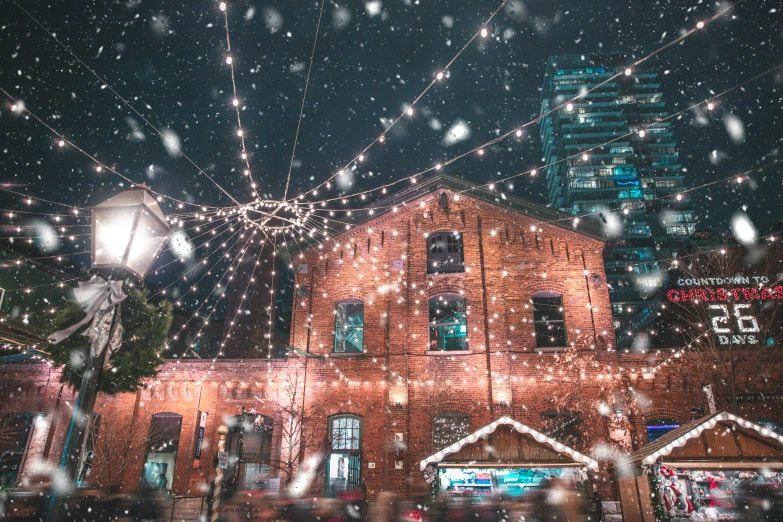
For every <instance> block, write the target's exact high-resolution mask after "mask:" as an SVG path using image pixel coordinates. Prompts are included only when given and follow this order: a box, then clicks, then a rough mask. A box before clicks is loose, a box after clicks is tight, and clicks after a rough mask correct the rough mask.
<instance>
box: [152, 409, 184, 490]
mask: <svg viewBox="0 0 783 522" xmlns="http://www.w3.org/2000/svg"><path fill="white" fill-rule="evenodd" d="M181 426H182V415H178V414H176V413H156V414H155V415H153V416H152V419H151V420H150V427H149V431H148V432H147V458H146V460H145V462H144V476H143V484H144V487H145V488H149V489H171V488H172V486H173V484H174V465H175V464H176V462H177V449H178V448H179V431H180V427H181Z"/></svg>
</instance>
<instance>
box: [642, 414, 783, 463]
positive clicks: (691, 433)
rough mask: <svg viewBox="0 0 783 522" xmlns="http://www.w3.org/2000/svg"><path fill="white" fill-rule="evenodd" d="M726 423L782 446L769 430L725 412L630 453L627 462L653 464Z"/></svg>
mask: <svg viewBox="0 0 783 522" xmlns="http://www.w3.org/2000/svg"><path fill="white" fill-rule="evenodd" d="M727 421H728V422H733V423H736V424H737V425H739V426H741V427H743V428H745V429H752V430H755V431H756V432H758V434H759V435H761V436H762V437H766V438H769V439H773V440H775V441H776V442H778V443H779V444H783V437H782V436H780V435H778V434H777V433H775V432H774V431H772V430H771V429H769V428H765V427H764V426H759V425H758V424H756V423H754V422H750V421H749V420H746V419H743V418H742V417H738V416H736V415H734V414H732V413H729V412H727V411H717V412H715V413H712V414H710V415H707V416H706V417H702V418H701V419H699V420H697V421H695V422H692V423H690V424H686V425H685V426H681V427H679V428H677V429H676V430H672V431H670V432H668V433H666V434H664V435H662V436H661V437H660V438H658V439H656V440H655V441H654V442H652V443H650V444H648V445H647V446H645V447H643V448H642V449H640V450H637V451H635V452H633V453H631V455H630V456H629V457H628V460H629V462H630V463H631V464H654V463H655V461H656V460H658V458H659V457H665V456H666V455H669V454H670V453H671V452H672V450H674V449H675V448H679V447H681V446H684V445H685V444H686V443H687V442H688V441H689V440H691V439H694V438H696V437H699V436H700V435H701V434H702V432H703V431H704V430H711V429H712V428H714V427H715V425H716V424H718V423H719V422H727Z"/></svg>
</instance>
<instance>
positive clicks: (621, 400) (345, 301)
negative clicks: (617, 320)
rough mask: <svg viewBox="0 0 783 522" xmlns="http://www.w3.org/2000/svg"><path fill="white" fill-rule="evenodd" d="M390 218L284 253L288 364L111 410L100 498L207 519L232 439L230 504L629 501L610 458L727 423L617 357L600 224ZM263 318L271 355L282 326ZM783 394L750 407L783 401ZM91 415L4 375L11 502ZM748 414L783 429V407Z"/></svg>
mask: <svg viewBox="0 0 783 522" xmlns="http://www.w3.org/2000/svg"><path fill="white" fill-rule="evenodd" d="M376 209H377V211H376V213H375V214H374V215H373V216H372V217H369V216H368V217H366V218H364V219H360V218H358V217H356V218H355V220H354V221H353V222H352V223H351V224H350V225H349V230H347V231H345V232H343V233H341V234H339V235H337V236H335V237H332V238H330V239H328V240H327V241H325V242H324V243H322V244H321V245H319V246H317V247H314V248H311V249H308V250H304V251H296V250H287V251H284V252H281V256H282V257H284V258H285V259H286V260H287V261H288V262H289V266H290V268H291V269H292V270H293V271H294V273H295V274H296V281H295V290H294V291H295V302H294V312H293V317H292V320H291V333H290V340H289V345H290V348H289V350H288V356H286V357H283V358H272V357H270V358H250V359H245V358H219V359H217V361H214V362H213V361H211V360H198V359H183V360H179V361H172V362H171V363H168V364H166V365H165V366H163V367H162V369H161V371H160V373H159V374H158V376H157V377H156V379H155V380H154V381H153V382H150V386H149V387H148V388H147V389H144V390H140V391H139V392H137V393H135V394H123V395H119V396H114V397H103V396H102V397H99V399H98V401H97V405H96V414H97V416H96V418H95V422H94V426H97V427H96V428H94V432H93V433H94V435H93V437H92V440H91V442H90V443H89V444H88V446H89V447H88V454H90V455H92V457H91V460H90V461H89V472H88V473H85V474H84V475H83V477H82V479H83V481H84V483H92V484H97V485H101V486H102V487H111V486H114V487H120V488H122V489H125V490H134V489H136V488H138V487H140V486H143V487H151V488H165V489H169V490H171V491H173V492H174V493H176V494H178V495H181V496H186V497H192V498H191V499H186V500H184V501H182V502H181V503H180V504H179V506H180V508H177V509H185V508H186V507H188V506H189V507H188V509H192V510H193V511H196V510H198V509H199V506H203V501H204V500H203V499H204V497H205V496H206V495H207V493H208V491H209V487H210V484H211V481H212V480H213V479H214V476H215V472H216V466H217V465H218V462H217V460H216V459H215V451H216V449H217V428H218V427H219V426H220V425H222V424H226V425H228V426H229V427H230V433H229V436H228V441H227V450H228V461H227V465H228V469H227V470H226V476H227V478H226V481H225V483H226V484H228V485H229V486H228V487H229V488H236V489H243V488H254V487H259V486H260V485H262V484H263V485H265V486H269V485H271V486H272V487H278V486H280V487H298V488H300V489H302V490H306V491H309V492H312V493H315V494H319V495H320V494H335V493H337V492H339V491H343V490H350V489H353V488H366V491H367V494H368V495H369V497H370V498H371V499H372V498H376V497H377V496H378V494H379V493H380V492H381V491H392V492H395V493H398V494H402V495H407V494H411V493H414V492H420V491H422V490H423V489H425V488H426V487H428V486H426V483H425V478H429V479H433V474H434V475H435V476H437V480H438V483H439V484H442V483H443V481H452V484H458V483H459V481H460V480H462V479H460V478H459V476H461V475H460V474H463V475H464V474H468V473H473V476H474V477H475V476H476V473H475V472H474V471H471V470H472V469H473V468H472V467H471V466H473V467H475V466H476V462H479V463H481V462H484V463H489V462H492V463H493V464H492V465H493V466H494V468H498V466H497V464H499V463H502V464H504V465H506V466H507V468H503V469H505V470H507V472H508V473H515V474H518V473H521V472H520V471H519V470H528V471H529V472H530V473H531V474H533V475H535V473H571V472H574V473H579V474H580V477H583V478H584V477H586V478H587V480H589V481H590V482H591V483H592V485H594V486H595V489H596V490H597V491H598V492H599V493H600V495H601V496H602V498H604V499H615V500H616V499H619V495H620V492H619V490H618V487H617V483H616V481H615V479H614V478H613V476H612V475H611V473H610V472H609V470H610V467H611V465H612V460H613V458H614V457H615V456H616V455H617V454H619V453H623V452H624V453H629V452H631V451H633V450H635V449H638V448H640V447H643V446H644V445H646V444H647V443H648V441H650V440H653V439H654V438H655V437H657V436H660V435H661V434H662V433H664V432H665V431H666V430H667V429H672V428H673V427H675V426H679V425H681V424H685V423H687V422H689V421H690V420H692V418H693V416H694V415H695V416H698V415H699V413H698V412H699V410H700V409H703V408H705V407H709V404H708V401H707V396H706V395H705V394H704V393H703V392H702V385H703V384H704V383H703V382H702V381H700V380H696V379H695V378H693V377H692V375H693V372H690V373H689V372H684V371H682V367H681V366H675V365H673V364H668V363H667V362H666V355H665V354H664V355H661V354H643V353H626V352H625V351H619V350H616V341H615V338H614V329H613V327H612V314H611V307H610V300H609V291H608V287H607V276H606V273H605V271H604V259H605V256H606V253H607V250H608V248H609V247H611V245H609V247H607V243H606V241H605V238H604V237H603V226H602V224H601V223H600V222H598V223H597V222H594V221H592V220H590V219H583V220H580V221H579V222H578V223H574V220H573V218H572V216H569V215H568V214H564V213H561V212H559V211H556V210H553V209H549V208H545V207H542V206H539V205H535V204H532V203H530V202H527V201H524V200H520V199H518V198H514V197H512V196H503V197H501V196H500V195H499V194H498V193H497V192H494V191H489V190H486V189H481V188H476V187H474V186H473V185H471V184H470V183H468V182H466V181H464V180H461V179H457V178H452V177H449V176H446V175H439V176H435V177H433V178H430V179H427V180H424V181H421V182H419V183H417V184H416V185H415V186H411V187H410V188H409V189H406V190H404V191H401V192H400V193H398V194H395V195H393V196H391V197H390V198H388V199H387V200H384V201H381V202H378V203H377V206H376ZM253 314H255V315H256V316H257V317H260V318H261V320H260V321H258V323H259V324H258V326H257V329H258V332H256V333H255V334H253V337H252V338H251V341H250V342H253V343H255V342H257V341H256V340H263V339H265V334H264V332H268V331H269V324H268V323H269V320H270V319H269V314H268V313H265V312H264V311H254V312H251V314H250V315H251V316H252V315H253ZM247 328H249V329H252V323H251V326H248V327H247ZM237 331H239V332H242V331H245V330H237ZM248 335H249V334H248ZM267 339H268V338H267ZM234 342H235V343H237V342H239V341H237V340H236V339H234ZM670 368H671V370H670ZM697 370H698V369H697ZM770 372H772V373H770ZM770 372H767V373H765V374H764V375H763V378H762V377H759V378H758V379H757V380H755V381H753V382H751V383H748V384H747V385H746V388H745V390H746V391H748V392H753V393H765V394H770V393H778V394H779V393H780V391H781V390H780V389H779V388H780V386H779V383H780V382H781V381H780V379H779V375H777V374H774V375H773V373H774V370H770ZM73 399H74V396H73V392H72V391H71V390H69V389H67V388H64V387H63V386H62V385H61V384H60V383H59V374H58V372H57V370H55V369H52V368H51V367H49V366H48V365H45V364H40V363H34V362H32V361H27V362H26V363H22V362H17V363H14V364H4V365H0V415H2V418H3V422H4V427H3V429H4V431H3V435H2V437H0V441H2V443H3V444H4V445H5V446H8V447H10V446H9V445H12V446H13V447H14V448H16V449H15V452H14V453H13V455H14V456H15V457H14V458H16V459H17V460H16V461H15V462H16V468H15V469H16V470H17V471H18V473H16V474H15V475H14V477H13V478H12V479H11V480H12V481H18V480H20V479H21V478H23V477H25V476H30V475H33V474H35V473H38V472H41V470H43V469H45V468H46V466H52V465H53V464H52V463H56V462H58V460H59V454H60V453H61V452H62V446H63V442H64V439H65V433H66V431H67V427H68V420H69V412H70V409H69V408H70V406H69V405H70V404H73ZM736 406H737V409H738V410H739V413H740V414H742V415H744V416H745V417H747V418H749V419H753V420H759V421H760V420H762V419H763V420H765V421H766V422H769V423H773V424H774V423H778V424H779V423H781V421H783V408H781V407H780V406H781V403H779V402H777V401H776V400H771V401H765V402H764V403H763V404H759V403H752V402H747V403H738V404H737V405H736ZM292 426H298V428H294V429H292ZM297 430H298V431H297ZM492 437H494V439H493V438H492ZM487 440H491V441H493V442H492V444H488V443H486V442H485V441H487ZM510 441H511V442H510ZM10 454H11V452H8V451H5V452H4V455H10ZM508 470H511V471H508ZM542 470H543V471H542ZM564 470H565V471H564ZM10 473H11V472H10V471H9V474H10ZM480 473H481V472H480V471H479V474H480ZM498 473H500V472H499V471H498ZM294 475H295V476H296V477H304V478H306V479H307V480H303V481H302V482H298V481H297V480H294V481H293V482H291V483H290V484H288V482H289V479H290V478H291V477H292V476H294ZM520 477H521V475H514V480H521V478H520ZM463 484H464V482H463ZM476 484H477V485H474V486H472V487H494V486H488V485H487V484H486V483H482V484H478V483H476ZM509 484H510V482H509ZM281 485H282V486H281ZM455 487H456V486H455ZM463 487H464V486H463ZM508 487H509V488H511V487H512V486H510V485H509V486H508ZM177 516H178V517H179V516H180V515H177ZM181 516H183V517H187V515H181Z"/></svg>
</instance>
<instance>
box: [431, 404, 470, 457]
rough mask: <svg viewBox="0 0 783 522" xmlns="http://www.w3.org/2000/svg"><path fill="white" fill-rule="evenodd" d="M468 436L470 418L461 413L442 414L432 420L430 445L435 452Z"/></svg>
mask: <svg viewBox="0 0 783 522" xmlns="http://www.w3.org/2000/svg"><path fill="white" fill-rule="evenodd" d="M468 435H470V417H468V416H467V415H463V414H461V413H443V414H441V415H438V416H436V417H434V418H433V419H432V444H433V446H434V450H435V451H440V450H442V449H443V448H446V447H448V446H451V445H452V444H454V443H455V442H457V441H459V440H462V439H464V438H465V437H467V436H468Z"/></svg>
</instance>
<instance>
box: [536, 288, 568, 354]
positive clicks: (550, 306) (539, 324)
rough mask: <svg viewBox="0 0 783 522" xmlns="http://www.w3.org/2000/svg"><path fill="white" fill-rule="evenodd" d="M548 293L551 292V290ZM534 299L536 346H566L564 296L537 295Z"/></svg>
mask: <svg viewBox="0 0 783 522" xmlns="http://www.w3.org/2000/svg"><path fill="white" fill-rule="evenodd" d="M547 293H548V294H550V292H547ZM551 294H553V292H552V293H551ZM532 301H533V322H534V327H535V332H536V346H537V347H543V348H545V347H562V346H565V345H566V331H565V314H564V312H563V297H562V296H560V295H556V296H555V295H546V296H541V295H537V296H534V297H533V299H532Z"/></svg>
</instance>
